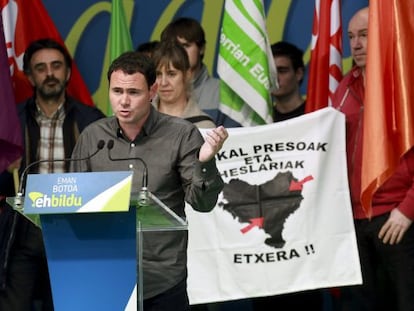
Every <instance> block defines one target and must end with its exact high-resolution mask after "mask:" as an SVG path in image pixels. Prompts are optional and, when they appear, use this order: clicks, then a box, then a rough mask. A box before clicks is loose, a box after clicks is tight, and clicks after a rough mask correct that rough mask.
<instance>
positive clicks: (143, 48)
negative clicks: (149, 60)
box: [135, 40, 160, 56]
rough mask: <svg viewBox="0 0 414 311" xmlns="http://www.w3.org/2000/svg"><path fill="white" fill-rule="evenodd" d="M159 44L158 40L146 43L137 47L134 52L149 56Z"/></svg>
mask: <svg viewBox="0 0 414 311" xmlns="http://www.w3.org/2000/svg"><path fill="white" fill-rule="evenodd" d="M159 43H160V42H159V41H158V40H154V41H147V42H144V43H141V44H140V45H138V46H137V48H136V50H135V51H137V52H141V53H148V55H150V56H151V55H152V54H153V53H154V50H155V49H156V48H157V46H158V44H159Z"/></svg>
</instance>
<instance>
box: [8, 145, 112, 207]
mask: <svg viewBox="0 0 414 311" xmlns="http://www.w3.org/2000/svg"><path fill="white" fill-rule="evenodd" d="M104 146H105V141H103V140H102V139H101V140H99V141H98V145H97V149H96V151H95V152H94V153H92V154H91V155H89V156H87V157H84V158H80V159H72V158H65V159H56V160H49V159H44V160H38V161H34V162H32V163H30V164H29V165H27V166H26V167H25V168H24V170H23V172H22V174H21V175H20V184H19V190H18V192H17V194H16V197H15V198H14V204H15V205H16V206H20V205H22V203H23V194H24V189H23V186H24V184H25V178H26V176H27V174H28V172H29V170H30V169H31V168H32V167H33V166H35V165H39V164H40V163H45V162H68V161H69V162H70V161H83V160H88V159H90V158H92V157H93V156H94V155H96V154H97V153H98V152H99V151H101V150H102V149H103V147H104Z"/></svg>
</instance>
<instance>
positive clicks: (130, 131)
mask: <svg viewBox="0 0 414 311" xmlns="http://www.w3.org/2000/svg"><path fill="white" fill-rule="evenodd" d="M108 80H109V99H110V102H111V106H112V111H113V112H114V116H113V117H109V118H105V119H102V120H99V121H97V122H95V123H93V124H92V125H90V126H89V127H87V128H86V129H85V131H83V132H82V134H81V135H80V136H79V140H78V141H77V144H76V146H75V148H74V151H73V154H72V158H84V157H87V156H89V155H90V154H91V153H92V152H93V151H94V149H95V146H96V142H97V141H99V140H102V139H103V140H104V141H105V142H107V143H108V142H111V143H109V144H107V146H110V147H109V148H108V152H107V153H105V152H100V153H98V154H97V155H96V156H94V157H93V158H91V159H90V160H88V161H76V162H72V163H71V165H72V169H73V170H74V171H81V172H83V171H122V170H133V171H134V177H133V178H134V179H133V185H132V187H133V189H134V190H136V191H138V190H140V189H141V187H142V186H143V185H142V184H141V180H142V177H143V173H144V172H143V170H144V167H145V166H146V167H147V168H148V173H149V177H148V190H149V191H150V192H152V193H153V194H155V196H157V197H158V198H159V199H160V200H161V201H163V203H165V204H166V205H167V206H168V207H169V208H171V209H172V210H173V211H174V212H175V213H176V214H178V215H179V216H181V217H185V215H184V204H185V203H184V201H187V202H188V203H189V204H191V206H192V207H193V208H194V209H195V210H197V211H200V212H209V211H211V210H212V209H213V207H214V206H215V204H216V201H217V198H218V194H219V193H220V192H221V190H222V187H223V181H222V179H221V177H220V174H219V172H218V170H217V167H216V164H215V155H216V154H217V152H218V151H219V150H220V148H221V146H222V145H223V143H224V141H225V140H226V138H227V136H228V134H227V131H226V129H225V128H224V127H222V126H220V127H218V128H215V129H213V130H211V131H209V132H208V133H206V137H205V140H204V139H203V137H202V136H201V134H200V132H199V131H198V129H197V128H196V127H195V126H194V125H192V124H191V123H190V122H188V121H185V120H183V119H181V118H176V117H172V116H168V115H165V114H162V113H160V112H157V111H156V110H155V109H154V108H153V106H152V105H151V100H152V99H153V97H154V96H155V94H156V91H157V84H156V82H155V81H156V70H155V66H154V64H153V63H152V61H151V60H150V58H148V57H147V56H145V55H143V54H141V53H138V52H126V53H124V54H122V55H121V56H119V57H118V58H117V59H115V60H114V61H113V62H112V64H111V65H110V67H109V70H108ZM113 159H125V160H124V161H113ZM137 159H140V160H141V161H142V162H144V163H141V161H137ZM143 164H145V165H143ZM145 186H146V185H145ZM187 234H188V233H187V231H186V230H179V231H162V232H145V233H144V234H143V247H144V251H143V271H144V275H143V277H144V284H143V291H144V304H143V305H144V310H145V311H148V310H158V311H159V310H168V311H173V310H189V302H188V297H187V290H186V287H187V286H186V279H187V268H186V265H187V253H186V250H187V240H188V235H187Z"/></svg>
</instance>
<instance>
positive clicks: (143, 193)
mask: <svg viewBox="0 0 414 311" xmlns="http://www.w3.org/2000/svg"><path fill="white" fill-rule="evenodd" d="M113 147H114V140H113V139H111V140H109V141H108V144H107V148H108V157H109V160H111V161H128V160H138V161H140V162H141V163H142V165H143V166H144V171H143V175H142V187H141V190H140V191H139V194H138V205H139V206H142V205H148V204H149V203H150V200H151V199H150V193H149V191H148V167H147V164H146V163H145V161H144V160H143V159H142V158H139V157H134V158H113V157H112V156H111V150H112V148H113Z"/></svg>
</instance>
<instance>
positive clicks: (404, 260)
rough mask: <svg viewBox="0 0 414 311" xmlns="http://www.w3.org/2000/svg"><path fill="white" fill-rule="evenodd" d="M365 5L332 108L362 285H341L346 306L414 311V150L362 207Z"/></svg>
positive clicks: (351, 30) (352, 27)
mask: <svg viewBox="0 0 414 311" xmlns="http://www.w3.org/2000/svg"><path fill="white" fill-rule="evenodd" d="M368 13H369V12H368V8H364V9H362V10H360V11H358V12H357V13H356V14H355V15H354V16H353V17H352V18H351V20H350V22H349V27H348V36H349V40H350V47H351V53H352V58H353V60H354V64H355V66H354V67H353V68H352V69H351V71H350V72H349V73H348V74H347V75H346V76H345V77H344V79H343V80H342V81H341V83H340V85H339V86H338V89H337V91H336V93H335V97H334V101H333V103H334V107H335V108H337V109H338V110H340V111H342V112H343V113H344V114H345V115H346V135H347V158H348V175H349V187H350V192H351V201H352V209H353V215H354V220H355V230H356V236H357V242H358V249H359V255H360V261H361V270H362V277H363V284H362V285H361V286H351V287H347V288H344V289H343V290H342V296H343V297H342V298H343V305H344V307H345V309H344V310H376V311H377V310H396V311H401V310H404V311H407V310H414V226H412V225H411V224H412V221H413V220H414V150H413V149H411V150H410V151H408V152H407V153H406V154H405V155H404V156H403V157H402V158H401V160H400V164H399V166H398V167H397V169H396V171H395V172H394V174H393V175H392V176H391V177H390V178H389V179H388V180H387V181H386V182H385V183H384V184H383V185H381V187H380V188H379V189H378V190H377V191H376V192H375V193H374V195H373V197H372V216H371V217H368V216H367V215H366V214H365V212H364V210H363V209H362V205H361V200H360V194H361V166H362V135H363V111H364V102H363V101H364V93H365V65H366V57H367V41H368V38H367V36H368V15H369V14H368Z"/></svg>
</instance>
